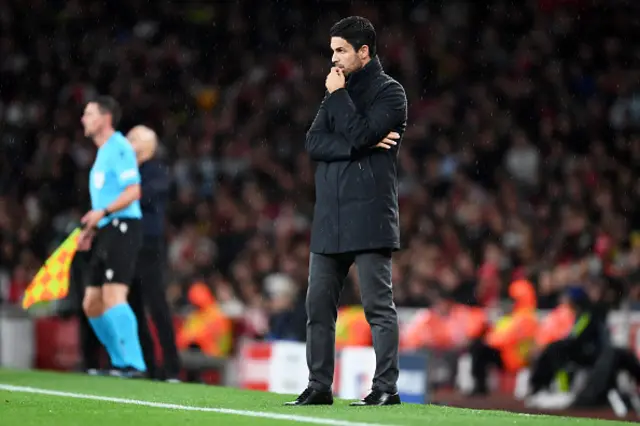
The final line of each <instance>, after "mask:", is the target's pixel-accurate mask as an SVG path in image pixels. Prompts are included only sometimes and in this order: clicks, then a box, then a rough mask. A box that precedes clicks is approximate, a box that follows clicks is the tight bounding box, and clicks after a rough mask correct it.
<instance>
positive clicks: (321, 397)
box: [284, 388, 333, 405]
mask: <svg viewBox="0 0 640 426" xmlns="http://www.w3.org/2000/svg"><path fill="white" fill-rule="evenodd" d="M284 405H333V393H331V391H324V392H323V391H317V390H315V389H313V388H306V389H305V390H304V392H302V393H301V394H300V396H299V397H298V398H296V400H295V401H289V402H285V403H284Z"/></svg>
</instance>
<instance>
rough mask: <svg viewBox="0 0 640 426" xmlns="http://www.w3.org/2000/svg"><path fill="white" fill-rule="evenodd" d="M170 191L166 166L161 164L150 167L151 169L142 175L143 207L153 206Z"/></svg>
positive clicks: (141, 198)
mask: <svg viewBox="0 0 640 426" xmlns="http://www.w3.org/2000/svg"><path fill="white" fill-rule="evenodd" d="M168 191H169V177H168V176H167V172H166V170H165V167H164V165H161V164H159V163H157V164H153V165H150V168H148V169H146V170H144V172H143V173H142V196H141V197H140V205H141V206H142V207H149V206H152V205H153V204H154V203H156V202H157V200H158V198H160V197H163V196H164V195H165V194H166V193H167V192H168Z"/></svg>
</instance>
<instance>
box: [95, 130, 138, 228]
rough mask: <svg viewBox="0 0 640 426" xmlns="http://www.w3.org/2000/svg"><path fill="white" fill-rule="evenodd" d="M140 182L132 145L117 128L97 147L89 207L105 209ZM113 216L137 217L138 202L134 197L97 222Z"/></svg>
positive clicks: (99, 226)
mask: <svg viewBox="0 0 640 426" xmlns="http://www.w3.org/2000/svg"><path fill="white" fill-rule="evenodd" d="M139 183H140V171H139V170H138V162H137V161H136V154H135V152H134V151H133V147H132V146H131V144H130V143H129V141H128V140H127V138H125V137H124V135H123V134H122V133H120V132H115V133H114V134H113V135H112V136H111V137H110V138H109V139H108V140H107V142H105V143H104V144H103V145H102V146H101V147H100V148H99V149H98V155H96V159H95V161H94V162H93V167H91V173H90V174H89V194H90V195H91V208H92V209H93V210H104V209H106V208H107V207H109V205H110V204H111V203H113V202H114V201H115V200H116V199H117V198H118V197H119V196H120V194H122V192H124V190H125V188H126V187H127V186H129V185H135V184H139ZM113 218H120V219H140V218H142V210H141V209H140V202H139V201H138V200H135V201H134V202H132V203H131V204H129V205H128V206H127V207H125V208H124V209H122V210H119V211H117V212H113V213H112V214H111V215H110V216H109V217H108V218H107V217H105V218H103V219H102V220H100V222H98V228H102V227H103V226H105V225H106V224H107V223H109V222H110V220H111V219H113Z"/></svg>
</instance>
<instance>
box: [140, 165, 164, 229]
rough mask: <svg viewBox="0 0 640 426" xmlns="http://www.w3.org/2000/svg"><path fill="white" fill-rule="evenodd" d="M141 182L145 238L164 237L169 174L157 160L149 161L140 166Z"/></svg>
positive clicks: (141, 204)
mask: <svg viewBox="0 0 640 426" xmlns="http://www.w3.org/2000/svg"><path fill="white" fill-rule="evenodd" d="M140 178H141V180H142V184H141V189H142V196H141V198H140V207H141V208H142V227H143V229H144V236H145V238H149V237H151V238H161V237H164V220H165V211H166V208H167V199H168V194H169V174H168V171H167V167H166V166H165V165H164V164H163V163H162V162H161V161H160V160H157V159H153V158H152V159H150V160H148V161H145V162H144V163H142V164H141V165H140Z"/></svg>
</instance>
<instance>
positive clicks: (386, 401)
mask: <svg viewBox="0 0 640 426" xmlns="http://www.w3.org/2000/svg"><path fill="white" fill-rule="evenodd" d="M398 404H400V395H398V392H396V393H387V392H383V391H381V390H378V389H373V390H372V391H371V393H370V394H369V395H367V396H365V397H364V399H362V400H360V401H355V402H352V403H351V404H349V405H350V406H352V407H366V406H370V405H398Z"/></svg>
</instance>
